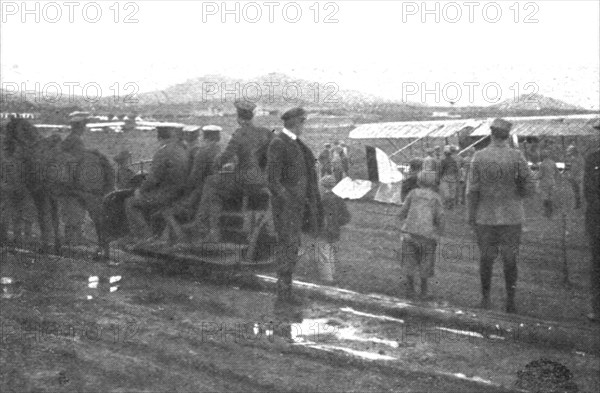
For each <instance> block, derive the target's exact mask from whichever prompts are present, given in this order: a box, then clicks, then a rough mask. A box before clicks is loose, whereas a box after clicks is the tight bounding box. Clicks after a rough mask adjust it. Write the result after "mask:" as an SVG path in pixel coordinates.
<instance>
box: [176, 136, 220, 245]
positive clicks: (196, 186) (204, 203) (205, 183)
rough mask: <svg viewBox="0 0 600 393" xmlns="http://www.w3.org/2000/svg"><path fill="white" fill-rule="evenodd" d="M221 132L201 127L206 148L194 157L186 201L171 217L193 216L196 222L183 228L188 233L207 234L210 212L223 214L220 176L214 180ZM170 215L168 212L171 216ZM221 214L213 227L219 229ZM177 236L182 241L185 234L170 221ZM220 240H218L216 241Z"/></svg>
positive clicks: (202, 146) (203, 145)
mask: <svg viewBox="0 0 600 393" xmlns="http://www.w3.org/2000/svg"><path fill="white" fill-rule="evenodd" d="M221 130H222V128H221V127H219V126H215V125H208V126H204V127H202V135H203V142H204V143H203V144H202V145H201V146H199V147H198V149H197V151H196V155H195V156H194V160H193V166H192V168H191V169H190V174H189V176H188V178H187V181H186V183H187V186H188V193H187V195H186V197H185V198H184V199H183V200H182V201H181V202H180V203H178V206H175V207H174V209H173V211H172V214H174V215H176V216H178V217H182V216H183V217H184V220H185V219H189V218H190V217H192V216H194V212H195V211H196V208H197V207H198V211H197V212H196V214H195V218H194V221H193V222H192V223H190V224H189V225H186V226H184V228H185V229H186V230H187V231H192V232H197V231H206V224H207V221H208V220H210V219H211V217H209V215H210V211H211V210H212V209H216V210H217V211H220V210H221V209H220V204H221V201H220V199H219V197H218V195H217V183H218V180H219V178H218V175H217V176H215V168H216V167H215V165H216V162H217V161H218V158H219V155H220V154H221V144H220V140H221ZM168 213H169V212H167V214H168ZM217 219H218V213H217V214H215V217H214V218H213V222H212V223H210V222H209V224H212V225H211V227H212V226H215V227H216V226H217V224H218V222H217ZM167 222H169V223H170V224H171V226H172V228H173V230H174V232H175V234H176V236H177V237H178V238H179V239H181V238H182V237H183V233H182V232H181V231H180V230H179V229H178V224H177V223H176V222H175V221H173V220H171V219H170V218H169V219H167ZM214 240H217V239H214Z"/></svg>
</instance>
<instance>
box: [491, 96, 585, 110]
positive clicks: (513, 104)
mask: <svg viewBox="0 0 600 393" xmlns="http://www.w3.org/2000/svg"><path fill="white" fill-rule="evenodd" d="M489 108H490V109H494V110H498V111H579V110H583V108H582V107H580V106H577V105H572V104H569V103H566V102H564V101H561V100H557V99H556V98H551V97H546V96H543V95H541V94H522V95H520V96H519V97H518V98H517V99H508V100H504V101H502V102H499V103H498V104H494V105H491V106H490V107H489Z"/></svg>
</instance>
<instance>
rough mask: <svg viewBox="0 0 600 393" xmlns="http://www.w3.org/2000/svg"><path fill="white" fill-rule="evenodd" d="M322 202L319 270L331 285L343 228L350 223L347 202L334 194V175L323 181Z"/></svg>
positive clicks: (322, 277)
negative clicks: (338, 243)
mask: <svg viewBox="0 0 600 393" xmlns="http://www.w3.org/2000/svg"><path fill="white" fill-rule="evenodd" d="M320 183H321V188H322V192H321V201H322V203H323V230H322V231H321V232H320V233H319V237H318V241H317V247H318V254H317V255H318V268H319V273H320V276H321V280H323V281H325V282H327V283H331V282H333V280H334V276H335V265H336V264H337V263H338V262H337V254H338V249H337V248H338V246H337V244H336V243H337V242H338V241H339V240H340V232H341V228H342V227H343V226H344V225H346V224H348V223H349V222H350V212H349V211H348V208H347V207H346V202H345V201H344V200H343V199H342V198H340V197H339V196H337V195H336V194H334V193H333V191H332V189H333V188H334V187H335V185H336V182H335V178H334V177H333V175H326V176H324V177H323V178H322V179H321V182H320Z"/></svg>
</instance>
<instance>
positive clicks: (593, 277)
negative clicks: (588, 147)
mask: <svg viewBox="0 0 600 393" xmlns="http://www.w3.org/2000/svg"><path fill="white" fill-rule="evenodd" d="M594 128H595V129H596V130H599V131H600V122H598V123H596V125H594ZM599 136H600V135H599ZM596 143H598V142H596ZM583 176H584V178H583V179H584V180H583V184H584V189H583V195H584V197H585V201H586V203H587V208H586V212H585V228H586V231H587V233H588V237H589V239H590V247H591V249H592V259H591V269H590V270H591V272H590V273H591V274H590V284H591V292H592V312H591V313H589V314H588V318H589V319H590V320H591V321H594V322H598V321H600V242H599V241H598V238H599V237H600V146H596V150H595V151H593V152H591V153H590V154H588V155H587V157H586V158H585V170H584V175H583Z"/></svg>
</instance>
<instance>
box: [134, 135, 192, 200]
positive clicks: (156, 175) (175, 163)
mask: <svg viewBox="0 0 600 393" xmlns="http://www.w3.org/2000/svg"><path fill="white" fill-rule="evenodd" d="M188 165H189V160H188V153H187V150H186V148H185V146H184V145H183V143H182V142H179V141H177V142H168V143H167V144H165V145H163V146H162V147H160V148H159V149H158V151H157V152H156V153H155V154H154V157H153V158H152V170H151V172H150V174H149V176H148V178H147V179H146V180H145V181H144V182H143V183H142V186H141V187H140V192H141V193H142V194H145V197H149V196H153V198H152V199H155V201H156V202H165V203H166V200H168V199H174V198H177V197H178V196H180V195H181V193H182V191H183V189H184V186H185V181H186V175H187V173H188Z"/></svg>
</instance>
